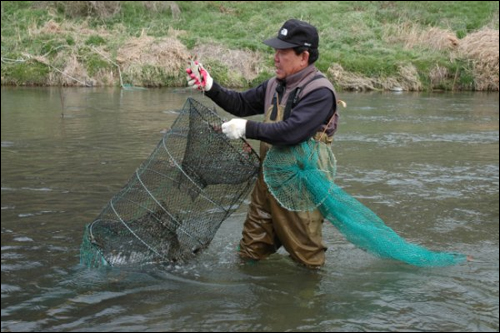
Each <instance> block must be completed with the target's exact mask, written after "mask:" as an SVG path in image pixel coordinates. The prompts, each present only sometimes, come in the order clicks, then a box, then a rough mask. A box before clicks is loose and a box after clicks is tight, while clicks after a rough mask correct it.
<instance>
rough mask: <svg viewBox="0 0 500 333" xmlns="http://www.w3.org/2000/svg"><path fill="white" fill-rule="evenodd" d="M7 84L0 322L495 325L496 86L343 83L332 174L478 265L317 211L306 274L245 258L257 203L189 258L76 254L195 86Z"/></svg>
mask: <svg viewBox="0 0 500 333" xmlns="http://www.w3.org/2000/svg"><path fill="white" fill-rule="evenodd" d="M1 92H2V97H1V99H2V107H1V117H2V118H1V120H2V125H1V136H2V150H1V156H2V157H1V160H2V191H1V203H2V241H1V246H2V265H1V267H2V331H99V332H101V331H424V332H435V331H448V332H452V331H455V332H458V331H497V332H498V330H499V301H498V299H499V287H498V286H499V279H498V275H499V225H498V221H499V208H498V202H499V195H498V193H499V117H498V114H499V98H498V93H492V94H486V93H454V94H452V93H364V94H361V93H343V94H341V96H342V99H344V100H345V101H346V102H347V104H348V107H347V108H346V109H344V110H342V115H341V122H340V129H339V132H338V134H337V135H336V141H335V142H334V145H333V148H332V149H333V151H334V153H335V155H336V157H337V167H338V176H337V184H338V185H339V186H341V187H342V188H343V189H344V190H345V191H347V192H348V193H350V194H351V195H353V196H354V197H356V198H357V199H358V200H360V201H361V202H363V204H365V205H366V206H368V207H370V208H371V209H372V210H373V211H374V212H376V213H377V214H378V215H379V216H380V217H381V218H382V219H383V220H384V221H385V222H386V224H388V225H389V226H390V227H391V228H392V229H394V230H395V231H397V232H398V233H399V234H400V235H401V236H403V237H404V238H406V239H407V240H409V241H411V242H415V243H418V244H421V245H424V246H426V247H429V248H431V249H433V250H440V251H457V252H462V253H466V254H469V255H472V256H473V257H474V261H473V262H468V263H464V264H461V265H458V266H452V267H444V268H443V267H441V268H418V267H412V266H409V265H406V264H401V263H396V262H393V261H389V260H382V259H379V258H376V257H373V256H371V255H369V254H367V253H365V252H363V251H361V250H359V249H357V248H355V247H353V246H352V245H351V244H349V243H348V242H347V241H345V240H344V239H343V238H342V237H341V236H340V235H339V233H338V232H337V231H336V230H335V228H334V227H333V226H331V225H330V224H329V223H325V226H324V238H325V242H326V244H327V245H328V247H329V249H328V251H327V263H326V265H325V267H324V268H323V269H321V270H320V271H317V272H311V271H308V270H307V269H304V268H302V267H299V266H297V265H296V264H294V263H293V262H292V261H291V260H290V259H289V257H288V256H287V254H286V252H284V251H279V252H278V253H277V254H275V255H273V256H271V257H270V258H269V259H267V260H265V261H262V262H259V263H257V264H254V265H240V262H239V260H238V259H237V256H236V254H235V249H236V246H237V244H238V242H239V239H240V236H241V229H242V224H243V221H244V219H245V212H246V208H247V206H246V205H247V204H248V202H246V203H245V204H244V205H243V206H242V207H240V209H239V210H238V211H237V212H236V213H235V214H233V215H232V216H231V217H230V218H229V219H228V220H227V221H225V222H224V223H223V224H222V227H221V228H220V229H219V231H218V233H217V235H216V237H215V238H214V240H213V242H212V243H211V245H210V247H209V248H208V249H207V250H205V252H203V253H201V254H200V255H199V256H198V257H197V258H195V259H194V260H193V261H191V262H189V263H187V264H182V265H181V264H177V265H174V264H172V265H163V266H146V267H132V268H131V267H127V268H103V269H93V270H92V269H87V268H85V267H82V266H81V265H80V264H79V246H80V243H81V240H82V236H83V230H84V225H85V224H87V223H89V222H91V221H92V220H93V219H94V218H96V217H97V215H98V214H99V212H100V211H101V209H102V208H103V207H104V206H105V205H106V203H107V202H108V200H109V199H110V198H111V197H112V196H113V195H114V194H115V193H116V192H117V191H119V190H120V189H121V187H122V186H123V185H124V184H125V183H126V182H127V181H128V179H129V178H130V176H131V175H132V173H133V172H134V171H135V169H136V168H137V167H138V166H139V164H140V163H141V162H142V161H143V160H144V159H145V158H147V157H148V156H149V154H150V153H151V151H152V150H153V149H154V148H155V146H156V144H157V143H158V141H159V140H160V139H161V137H162V135H163V132H164V131H165V129H167V128H168V127H169V126H170V125H171V124H172V122H173V121H174V120H175V118H176V116H177V110H179V109H180V108H181V107H182V105H183V103H184V102H185V100H186V98H187V97H193V96H195V95H193V94H194V93H193V92H190V91H188V90H183V89H180V90H174V89H163V90H160V89H149V90H138V91H125V90H119V89H102V88H100V89H93V88H65V89H57V88H10V87H3V88H2V90H1ZM195 97H196V98H198V99H200V100H202V101H203V102H205V103H207V104H209V105H211V103H210V102H209V101H208V100H207V99H204V97H202V96H200V95H198V94H196V96H195ZM221 113H222V114H223V115H224V116H225V117H227V118H229V117H230V116H229V115H228V114H226V113H224V112H222V111H221ZM255 119H258V117H257V118H255ZM252 144H253V145H255V147H257V144H258V143H257V142H252Z"/></svg>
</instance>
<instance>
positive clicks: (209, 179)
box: [80, 98, 259, 267]
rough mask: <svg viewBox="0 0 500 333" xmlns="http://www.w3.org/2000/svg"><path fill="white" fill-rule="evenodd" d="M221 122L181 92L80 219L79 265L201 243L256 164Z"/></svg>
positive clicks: (189, 252)
mask: <svg viewBox="0 0 500 333" xmlns="http://www.w3.org/2000/svg"><path fill="white" fill-rule="evenodd" d="M221 124H222V120H221V119H220V117H219V116H218V115H217V114H216V113H215V112H214V111H213V110H210V109H209V108H207V107H205V106H203V105H202V104H201V103H199V102H198V101H196V100H194V99H192V98H188V100H187V101H186V103H185V105H184V107H183V109H182V110H181V112H180V114H179V116H178V117H177V119H176V121H175V122H174V124H173V125H172V127H171V129H170V130H169V131H167V133H166V134H165V135H164V137H163V139H162V140H161V141H160V142H159V143H158V145H157V147H156V149H155V150H154V151H153V152H152V154H151V155H150V156H149V158H148V159H147V160H146V161H145V162H144V163H143V164H142V165H141V166H140V167H139V168H138V169H137V171H136V172H135V173H134V175H133V176H132V177H131V179H130V180H129V182H128V183H127V184H126V185H125V187H124V188H123V189H122V190H120V191H119V192H118V193H117V194H116V195H115V196H114V197H113V198H112V199H111V200H110V201H109V203H108V204H107V206H106V207H105V208H104V209H103V211H102V212H101V214H100V215H99V216H98V217H97V218H96V219H95V220H94V221H93V222H92V223H90V224H88V225H87V226H86V227H85V232H84V236H83V241H82V245H81V249H80V258H81V262H82V263H83V264H84V265H86V266H89V267H99V266H103V265H112V266H116V265H130V264H133V265H135V264H145V263H151V262H178V261H186V260H188V259H190V258H192V257H193V256H194V255H195V254H196V253H198V252H199V251H200V250H202V249H204V248H206V247H207V246H208V244H209V243H210V242H211V240H212V239H213V237H214V236H215V233H216V232H217V230H218V229H219V227H220V225H221V223H222V222H223V221H224V220H225V219H226V218H227V217H228V216H229V215H230V214H231V213H232V212H234V211H235V210H236V209H237V208H238V207H239V206H240V204H241V203H242V202H243V200H244V199H245V198H246V196H247V194H248V192H249V191H250V189H251V187H252V185H253V184H254V182H255V180H256V178H257V174H258V170H259V157H258V155H257V154H256V153H255V152H254V151H253V149H252V148H251V147H250V145H248V143H247V142H245V141H244V140H232V141H230V140H229V139H227V138H226V136H225V135H224V134H223V133H221V131H220V128H221Z"/></svg>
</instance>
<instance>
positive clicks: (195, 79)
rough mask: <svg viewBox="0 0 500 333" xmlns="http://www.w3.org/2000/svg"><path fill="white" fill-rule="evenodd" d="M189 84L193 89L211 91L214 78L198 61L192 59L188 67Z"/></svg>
mask: <svg viewBox="0 0 500 333" xmlns="http://www.w3.org/2000/svg"><path fill="white" fill-rule="evenodd" d="M186 73H187V74H188V76H187V81H188V85H189V86H190V87H192V88H193V89H198V90H203V91H209V90H210V89H211V88H212V84H213V82H214V80H213V79H212V77H211V76H210V74H209V73H208V71H207V70H206V69H205V68H204V67H203V65H202V64H201V63H199V62H198V61H194V62H193V61H191V65H190V66H189V67H188V68H186Z"/></svg>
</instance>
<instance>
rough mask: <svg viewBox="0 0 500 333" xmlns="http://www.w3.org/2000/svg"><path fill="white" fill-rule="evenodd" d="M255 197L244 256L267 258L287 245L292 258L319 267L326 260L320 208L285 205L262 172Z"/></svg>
mask: <svg viewBox="0 0 500 333" xmlns="http://www.w3.org/2000/svg"><path fill="white" fill-rule="evenodd" d="M251 199H252V201H251V203H250V209H249V212H248V215H247V218H246V221H245V224H244V226H243V238H242V239H241V241H240V256H241V257H242V258H249V259H254V260H260V259H264V258H266V257H267V256H269V255H270V254H272V253H274V252H276V250H278V249H279V248H280V247H281V246H283V247H284V248H285V250H287V252H288V253H289V254H290V256H291V257H292V259H294V260H295V261H297V262H299V263H301V264H304V265H305V266H307V267H310V268H317V267H320V266H322V265H323V264H324V263H325V251H326V246H325V245H324V244H323V241H322V235H321V228H322V223H323V216H322V215H321V213H320V212H319V211H318V210H313V211H309V212H293V211H289V210H286V209H285V208H283V207H281V206H280V204H279V203H278V202H277V201H276V199H275V198H274V197H273V196H272V194H271V193H270V192H269V190H268V188H267V185H266V183H265V182H264V179H263V176H262V173H261V174H260V175H259V178H258V180H257V183H256V185H255V188H254V190H253V192H252V198H251Z"/></svg>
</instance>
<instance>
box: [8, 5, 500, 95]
mask: <svg viewBox="0 0 500 333" xmlns="http://www.w3.org/2000/svg"><path fill="white" fill-rule="evenodd" d="M290 17H296V18H302V19H303V20H306V21H310V22H311V23H312V24H314V25H316V26H317V27H318V30H319V31H320V60H319V61H318V62H317V67H318V68H319V69H320V70H321V71H322V72H324V73H325V74H327V76H328V77H329V79H330V80H332V82H334V84H335V85H336V87H337V88H339V89H344V90H405V91H406V90H408V91H421V90H476V91H498V73H499V65H498V63H499V56H498V55H499V51H498V50H499V47H498V45H499V37H498V36H499V34H498V2H493V1H479V2H467V1H464V2H448V1H445V2H427V1H423V2H393V1H372V2H350V1H342V2H339V1H337V2H313V3H311V2H295V3H293V7H292V6H291V4H288V5H286V6H285V4H284V3H282V2H212V1H211V2H173V1H167V2H162V1H142V2H128V1H127V2H120V1H107V2H91V1H88V2H86V1H79V2H71V3H70V2H64V1H52V2H31V1H24V2H20V1H16V2H14V1H2V71H1V83H2V85H64V86H73V85H76V86H116V85H121V86H124V87H126V86H129V85H132V86H144V87H162V86H169V87H174V86H184V85H185V75H184V68H185V67H186V65H187V63H188V61H189V59H191V58H193V57H194V58H197V59H198V60H200V61H201V62H203V63H204V64H205V65H206V66H208V67H209V68H210V71H211V73H212V76H213V77H214V78H215V79H216V80H217V81H219V82H220V83H222V84H223V85H225V86H230V87H235V88H245V87H250V86H253V85H255V84H257V83H258V82H261V81H263V80H265V79H266V78H268V77H270V76H272V75H273V63H272V52H273V50H272V49H270V48H268V47H266V46H265V45H264V44H262V40H264V39H266V38H268V37H270V36H273V35H275V34H276V32H277V31H278V29H279V27H280V26H281V24H282V23H283V22H284V21H285V20H286V19H288V18H290Z"/></svg>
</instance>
